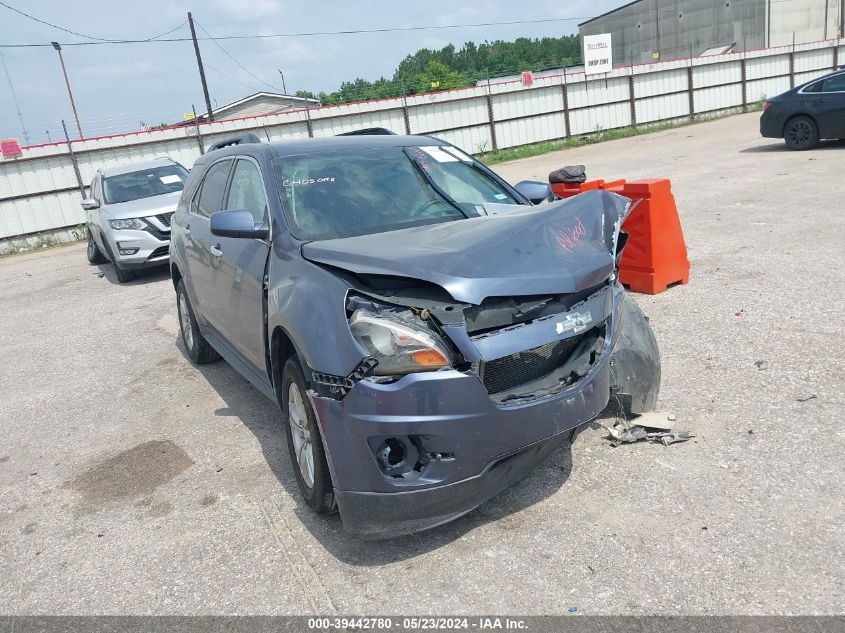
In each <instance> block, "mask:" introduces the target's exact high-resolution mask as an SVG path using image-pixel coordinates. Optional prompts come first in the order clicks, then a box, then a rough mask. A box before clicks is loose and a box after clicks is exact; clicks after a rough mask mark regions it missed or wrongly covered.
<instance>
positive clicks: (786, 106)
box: [760, 69, 845, 150]
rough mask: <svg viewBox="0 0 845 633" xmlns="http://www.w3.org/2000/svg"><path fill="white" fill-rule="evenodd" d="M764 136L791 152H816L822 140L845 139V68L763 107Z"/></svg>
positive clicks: (773, 100) (761, 130)
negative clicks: (814, 148) (783, 142)
mask: <svg viewBox="0 0 845 633" xmlns="http://www.w3.org/2000/svg"><path fill="white" fill-rule="evenodd" d="M760 134H762V135H763V136H765V137H767V138H782V139H783V140H784V141H786V144H787V146H788V147H789V148H790V149H797V150H803V149H812V148H813V147H815V146H816V145H818V144H819V141H820V140H821V139H825V138H838V139H845V69H839V70H837V71H835V72H832V73H831V74H829V75H825V76H824V77H820V78H819V79H814V80H813V81H810V82H807V83H805V84H802V85H800V86H797V87H795V88H793V89H792V90H790V91H788V92H784V93H783V94H782V95H778V96H777V97H772V98H771V99H769V100H767V101H766V103H765V104H764V105H763V116H761V117H760Z"/></svg>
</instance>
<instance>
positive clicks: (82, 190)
mask: <svg viewBox="0 0 845 633" xmlns="http://www.w3.org/2000/svg"><path fill="white" fill-rule="evenodd" d="M62 129H63V130H64V131H65V141H67V151H68V154H70V162H71V164H72V165H73V173H74V174H75V175H76V184H77V185H78V186H79V195H80V196H82V199H83V200H85V185H84V184H83V182H82V175H81V174H80V173H79V161H77V160H76V152H74V151H73V144H72V143H71V142H70V136H68V134H67V125H65V120H64V119H62ZM80 138H81V137H80Z"/></svg>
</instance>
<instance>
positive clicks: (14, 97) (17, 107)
mask: <svg viewBox="0 0 845 633" xmlns="http://www.w3.org/2000/svg"><path fill="white" fill-rule="evenodd" d="M0 62H3V70H4V71H6V81H8V82H9V91H10V92H11V94H12V101H14V103H15V110H16V111H17V113H18V120H19V121H20V122H21V130H23V137H24V139H26V144H27V145H29V134H28V133H27V131H26V124H25V123H24V122H23V114H21V106H20V105H19V104H18V96H17V95H16V94H15V86H14V85H13V84H12V77H11V75H9V69H8V67H7V66H6V58H5V57H3V53H2V52H0Z"/></svg>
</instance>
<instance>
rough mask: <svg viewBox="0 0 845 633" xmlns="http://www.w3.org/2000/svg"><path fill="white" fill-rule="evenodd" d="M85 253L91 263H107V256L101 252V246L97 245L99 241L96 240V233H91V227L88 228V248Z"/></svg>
mask: <svg viewBox="0 0 845 633" xmlns="http://www.w3.org/2000/svg"><path fill="white" fill-rule="evenodd" d="M85 255H86V256H87V257H88V263H89V264H95V265H96V264H105V263H106V261H108V260H106V256H105V255H103V253H102V252H100V247H99V246H97V242H96V241H95V240H94V234H93V233H91V229H88V248H87V250H86V251H85Z"/></svg>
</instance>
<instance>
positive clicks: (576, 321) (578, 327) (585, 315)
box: [555, 312, 593, 334]
mask: <svg viewBox="0 0 845 633" xmlns="http://www.w3.org/2000/svg"><path fill="white" fill-rule="evenodd" d="M592 322H593V315H592V314H590V313H589V312H572V313H570V314H567V315H566V318H565V319H564V320H563V321H558V322H557V323H555V331H556V332H557V333H558V334H564V333H565V332H572V333H573V334H578V332H583V331H584V330H586V329H587V328H588V327H590V324H591V323H592Z"/></svg>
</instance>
